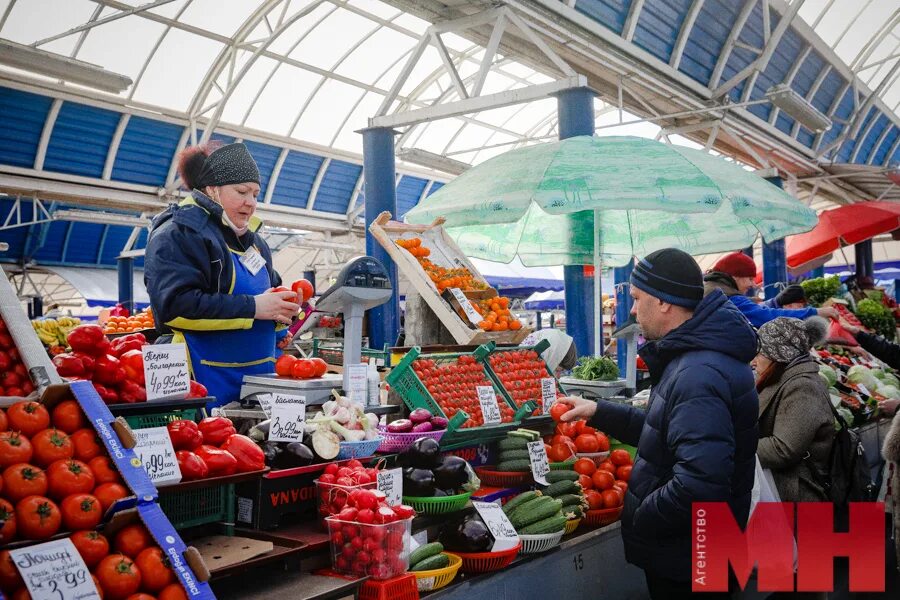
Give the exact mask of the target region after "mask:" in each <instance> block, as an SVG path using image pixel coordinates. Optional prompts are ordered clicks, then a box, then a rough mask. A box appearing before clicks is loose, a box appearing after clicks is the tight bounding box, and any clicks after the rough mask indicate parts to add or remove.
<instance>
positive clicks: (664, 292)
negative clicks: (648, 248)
mask: <svg viewBox="0 0 900 600" xmlns="http://www.w3.org/2000/svg"><path fill="white" fill-rule="evenodd" d="M631 285H633V286H634V287H636V288H637V289H639V290H642V291H644V292H647V293H648V294H650V295H651V296H653V297H655V298H659V299H660V300H662V301H663V302H668V303H669V304H674V305H676V306H683V307H685V308H694V307H696V306H697V304H699V303H700V300H702V299H703V272H702V271H701V270H700V265H698V264H697V261H695V260H694V258H693V257H692V256H691V255H690V254H688V253H687V252H684V251H682V250H678V249H677V248H663V249H662V250H657V251H656V252H651V253H650V254H648V255H647V256H645V257H644V258H642V259H641V260H639V261H638V263H637V264H636V265H635V266H634V271H633V272H632V273H631Z"/></svg>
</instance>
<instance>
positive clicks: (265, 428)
mask: <svg viewBox="0 0 900 600" xmlns="http://www.w3.org/2000/svg"><path fill="white" fill-rule="evenodd" d="M271 423H272V421H270V420H269V419H266V420H265V421H260V422H259V423H257V424H256V425H254V426H253V427H251V428H250V431H248V432H247V437H249V438H250V439H251V440H253V441H254V442H256V443H257V444H258V443H260V442H265V441H266V440H268V439H269V425H271Z"/></svg>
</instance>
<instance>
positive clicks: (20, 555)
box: [9, 538, 100, 600]
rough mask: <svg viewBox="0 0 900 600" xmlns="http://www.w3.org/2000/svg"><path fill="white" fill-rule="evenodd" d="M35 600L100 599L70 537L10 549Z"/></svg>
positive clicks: (11, 555) (12, 557)
mask: <svg viewBox="0 0 900 600" xmlns="http://www.w3.org/2000/svg"><path fill="white" fill-rule="evenodd" d="M9 555H10V558H11V559H12V561H13V562H14V563H15V565H16V568H17V569H18V570H19V574H20V575H21V576H22V579H23V580H24V581H25V587H26V588H28V593H29V594H30V595H31V598H32V599H33V600H90V599H92V598H96V599H98V600H99V598H100V594H99V593H98V592H97V587H96V586H95V585H94V580H93V579H92V578H91V572H90V571H88V568H87V565H86V564H84V559H82V558H81V555H80V554H79V553H78V550H76V549H75V544H73V543H72V540H70V539H69V538H63V539H61V540H53V541H52V542H46V543H44V544H38V545H36V546H28V547H27V548H19V549H18V550H10V551H9Z"/></svg>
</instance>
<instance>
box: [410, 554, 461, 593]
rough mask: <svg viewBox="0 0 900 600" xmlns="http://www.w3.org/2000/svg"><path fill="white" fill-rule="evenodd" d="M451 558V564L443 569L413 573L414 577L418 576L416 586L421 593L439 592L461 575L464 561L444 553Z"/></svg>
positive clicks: (454, 555)
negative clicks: (458, 574)
mask: <svg viewBox="0 0 900 600" xmlns="http://www.w3.org/2000/svg"><path fill="white" fill-rule="evenodd" d="M444 554H446V555H447V557H449V558H450V564H449V565H448V566H446V567H444V568H443V569H432V570H431V571H413V572H412V575H415V576H416V584H417V585H418V588H419V591H420V592H432V591H434V590H439V589H441V588H442V587H445V586H447V585H449V584H450V582H451V581H453V579H454V578H455V577H456V574H457V573H459V568H460V567H461V566H462V559H461V558H460V557H458V556H457V555H456V554H453V553H451V552H444Z"/></svg>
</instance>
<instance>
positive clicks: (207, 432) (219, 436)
mask: <svg viewBox="0 0 900 600" xmlns="http://www.w3.org/2000/svg"><path fill="white" fill-rule="evenodd" d="M199 427H200V433H202V434H203V441H204V442H206V443H207V444H212V445H213V446H221V445H222V444H224V443H225V440H227V439H228V438H229V437H230V436H232V435H234V434H235V433H237V429H235V428H234V423H232V422H231V419H227V418H225V417H206V418H205V419H203V420H202V421H200V425H199Z"/></svg>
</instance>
